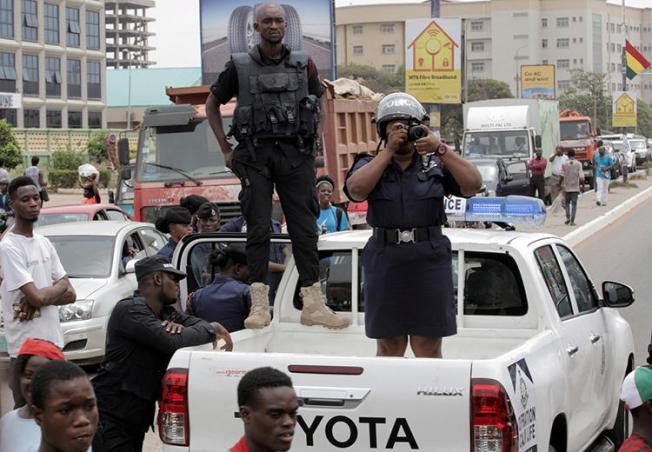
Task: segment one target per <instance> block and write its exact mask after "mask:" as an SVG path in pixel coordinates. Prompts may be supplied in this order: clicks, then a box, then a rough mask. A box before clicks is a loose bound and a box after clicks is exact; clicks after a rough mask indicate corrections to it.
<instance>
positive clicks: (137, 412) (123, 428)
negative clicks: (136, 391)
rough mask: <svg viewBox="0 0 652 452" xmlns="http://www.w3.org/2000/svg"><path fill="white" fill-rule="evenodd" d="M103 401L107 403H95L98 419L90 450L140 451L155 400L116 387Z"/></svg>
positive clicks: (153, 409)
mask: <svg viewBox="0 0 652 452" xmlns="http://www.w3.org/2000/svg"><path fill="white" fill-rule="evenodd" d="M102 400H104V401H106V404H105V405H98V408H99V414H100V422H99V426H98V432H97V434H96V435H95V440H94V441H93V452H141V451H142V450H143V442H144V441H145V434H146V433H147V430H149V429H150V428H151V422H152V420H153V419H154V411H155V409H156V402H154V401H148V400H143V399H140V398H138V397H136V396H135V395H133V394H130V393H125V392H124V391H121V390H119V389H116V390H115V392H114V393H113V394H109V395H105V396H104V397H102ZM107 405H108V406H107Z"/></svg>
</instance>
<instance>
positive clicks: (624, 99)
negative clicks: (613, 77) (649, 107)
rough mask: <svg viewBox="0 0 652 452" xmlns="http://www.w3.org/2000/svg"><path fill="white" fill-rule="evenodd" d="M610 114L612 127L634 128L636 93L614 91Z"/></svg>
mask: <svg viewBox="0 0 652 452" xmlns="http://www.w3.org/2000/svg"><path fill="white" fill-rule="evenodd" d="M611 113H612V121H611V122H612V124H611V125H612V126H613V127H636V93H634V92H631V91H614V92H613V98H612V101H611Z"/></svg>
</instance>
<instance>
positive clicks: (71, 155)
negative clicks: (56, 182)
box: [52, 146, 84, 172]
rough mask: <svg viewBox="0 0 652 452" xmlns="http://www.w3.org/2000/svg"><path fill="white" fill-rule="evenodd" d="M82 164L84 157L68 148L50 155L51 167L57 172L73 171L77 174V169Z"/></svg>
mask: <svg viewBox="0 0 652 452" xmlns="http://www.w3.org/2000/svg"><path fill="white" fill-rule="evenodd" d="M83 163H84V155H83V154H82V153H81V152H77V151H75V150H74V149H73V148H72V147H70V146H67V147H66V149H60V150H58V151H54V152H53V153H52V167H53V168H55V169H58V170H70V171H73V170H74V171H75V172H77V169H78V168H79V166H80V165H82V164H83Z"/></svg>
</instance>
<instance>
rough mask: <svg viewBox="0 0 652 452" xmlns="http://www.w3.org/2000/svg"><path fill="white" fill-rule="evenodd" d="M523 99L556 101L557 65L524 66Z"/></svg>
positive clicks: (522, 74) (522, 67) (522, 73)
mask: <svg viewBox="0 0 652 452" xmlns="http://www.w3.org/2000/svg"><path fill="white" fill-rule="evenodd" d="M521 97H522V98H523V99H554V98H555V65H554V64H541V65H522V66H521Z"/></svg>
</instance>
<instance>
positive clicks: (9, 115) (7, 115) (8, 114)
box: [0, 108, 17, 127]
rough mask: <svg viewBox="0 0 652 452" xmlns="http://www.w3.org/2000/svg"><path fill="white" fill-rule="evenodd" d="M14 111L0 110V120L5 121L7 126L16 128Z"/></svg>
mask: <svg viewBox="0 0 652 452" xmlns="http://www.w3.org/2000/svg"><path fill="white" fill-rule="evenodd" d="M16 116H17V115H16V110H14V109H11V108H3V109H0V119H4V120H5V121H7V124H9V125H10V126H11V127H16V125H17V122H16Z"/></svg>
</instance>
